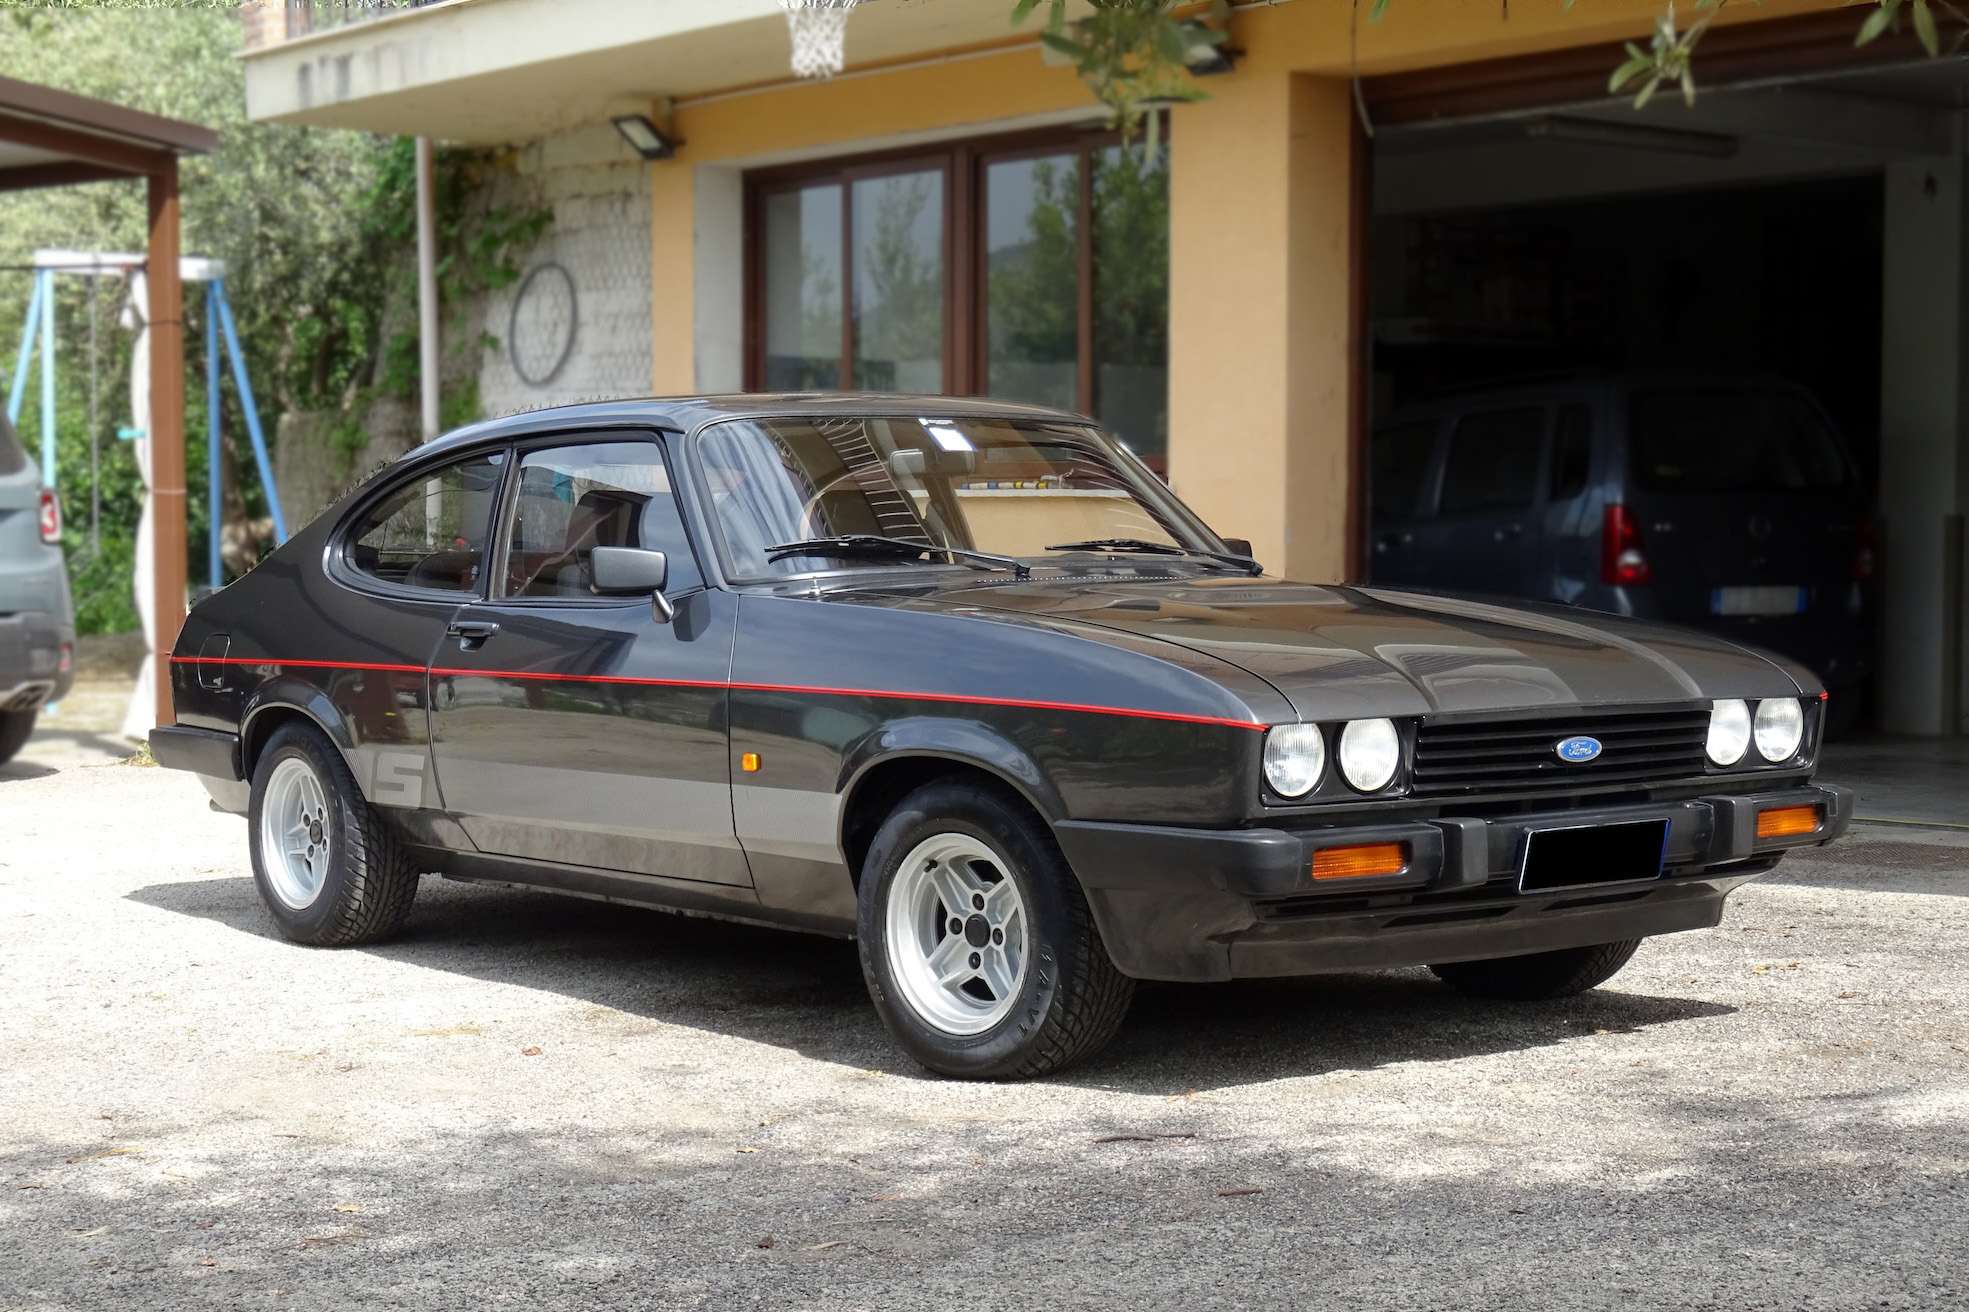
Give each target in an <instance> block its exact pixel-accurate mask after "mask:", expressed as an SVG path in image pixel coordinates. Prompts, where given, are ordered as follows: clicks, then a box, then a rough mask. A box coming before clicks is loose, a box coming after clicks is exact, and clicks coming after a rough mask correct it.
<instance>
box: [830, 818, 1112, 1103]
mask: <svg viewBox="0 0 1969 1312" xmlns="http://www.w3.org/2000/svg"><path fill="white" fill-rule="evenodd" d="M858 897H859V908H858V913H859V914H858V920H859V925H858V930H859V932H858V935H857V937H858V939H859V941H860V948H861V964H862V973H863V975H864V976H865V977H866V978H867V980H868V994H869V997H870V998H871V999H873V1001H874V1003H875V1010H876V1011H877V1012H878V1013H880V1015H881V1017H882V1022H883V1024H885V1025H887V1026H888V1029H889V1033H890V1034H892V1035H894V1036H895V1039H896V1042H898V1043H899V1044H901V1045H902V1047H903V1049H904V1050H905V1051H907V1052H908V1053H909V1055H910V1056H911V1057H913V1058H915V1059H916V1060H917V1061H918V1062H920V1063H921V1064H922V1065H924V1066H926V1067H928V1068H929V1069H930V1070H932V1071H935V1072H937V1073H938V1074H940V1075H950V1076H956V1077H958V1078H962V1079H978V1080H1007V1079H1011V1080H1016V1079H1031V1078H1033V1077H1034V1076H1039V1075H1045V1074H1047V1073H1049V1072H1052V1071H1057V1070H1059V1069H1061V1068H1062V1067H1065V1066H1067V1065H1069V1064H1071V1063H1073V1062H1075V1061H1078V1060H1080V1059H1081V1058H1083V1057H1086V1056H1089V1055H1090V1054H1092V1053H1093V1052H1095V1051H1096V1050H1097V1049H1099V1048H1100V1047H1101V1046H1102V1045H1104V1044H1106V1043H1107V1042H1108V1040H1110V1039H1112V1038H1113V1037H1114V1034H1115V1031H1116V1030H1118V1029H1119V1028H1120V1027H1121V1022H1122V1020H1123V1018H1124V1017H1126V1016H1127V1014H1128V1004H1129V1002H1130V1001H1131V1000H1132V999H1133V998H1134V995H1135V981H1134V980H1132V979H1130V978H1128V977H1127V976H1126V975H1123V974H1122V973H1121V972H1120V971H1119V970H1117V969H1115V966H1114V962H1113V960H1112V959H1110V958H1109V956H1108V951H1107V948H1106V947H1105V946H1104V945H1103V944H1102V942H1101V935H1100V931H1099V930H1098V929H1096V928H1095V925H1094V918H1093V914H1092V913H1091V912H1090V911H1089V910H1088V908H1087V899H1086V898H1085V897H1084V896H1083V895H1082V893H1081V891H1080V882H1079V880H1077V879H1076V878H1075V877H1074V874H1073V871H1072V870H1071V869H1070V868H1068V866H1067V863H1066V858H1065V857H1064V856H1062V855H1061V853H1060V848H1059V844H1058V843H1056V842H1055V841H1054V839H1053V835H1052V833H1051V831H1050V830H1048V829H1047V828H1046V826H1045V824H1044V822H1043V821H1041V820H1040V818H1039V817H1038V816H1036V815H1034V814H1033V813H1032V811H1031V809H1030V808H1029V807H1027V806H1026V805H1025V803H1024V801H1023V800H1022V799H1020V798H1018V797H1017V796H1016V795H1015V794H1012V793H1011V792H1009V791H1008V790H1004V789H1000V788H997V787H992V786H989V785H984V784H979V783H974V782H966V781H962V780H943V781H939V782H936V783H931V784H927V785H925V786H924V787H922V788H919V789H917V790H916V791H915V792H914V793H911V794H910V795H909V796H908V797H906V798H904V799H903V800H902V802H901V803H900V804H899V805H898V806H897V807H896V809H895V810H894V811H893V812H891V813H890V815H889V818H888V819H887V820H885V821H883V823H882V827H881V828H880V829H879V830H877V831H876V834H875V839H874V842H873V843H872V844H871V845H870V847H869V851H868V858H867V860H866V861H865V862H863V865H862V877H861V887H860V890H859V894H858ZM987 899H988V900H987ZM950 901H968V902H970V903H971V905H969V906H965V907H963V908H962V910H963V916H962V917H961V919H960V918H959V917H953V916H951V915H950V914H949V912H950V907H949V906H948V905H947V904H948V902H950Z"/></svg>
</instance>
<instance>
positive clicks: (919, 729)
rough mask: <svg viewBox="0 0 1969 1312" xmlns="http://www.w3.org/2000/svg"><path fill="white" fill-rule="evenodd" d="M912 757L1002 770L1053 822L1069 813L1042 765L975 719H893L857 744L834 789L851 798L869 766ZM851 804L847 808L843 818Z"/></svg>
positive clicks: (996, 771)
mask: <svg viewBox="0 0 1969 1312" xmlns="http://www.w3.org/2000/svg"><path fill="white" fill-rule="evenodd" d="M910 757H934V758H937V759H941V760H949V761H960V762H962V763H964V764H966V765H971V766H976V767H977V768H979V769H981V770H984V771H986V772H988V773H990V774H994V775H997V776H998V777H999V778H1001V779H1003V780H1004V781H1005V782H1006V783H1008V784H1010V785H1011V786H1012V787H1014V788H1016V789H1018V790H1019V792H1020V793H1021V794H1023V795H1024V797H1025V799H1026V801H1028V802H1030V803H1031V804H1032V806H1033V808H1034V809H1035V810H1037V811H1038V812H1039V813H1040V814H1041V815H1043V816H1045V817H1046V819H1047V821H1048V822H1050V823H1058V822H1059V821H1061V820H1064V819H1066V818H1067V808H1066V804H1065V803H1064V802H1063V801H1062V800H1061V799H1060V794H1059V790H1058V789H1056V788H1055V787H1054V786H1053V783H1052V781H1051V780H1050V779H1048V778H1047V777H1046V774H1045V772H1044V771H1042V770H1041V769H1040V768H1039V766H1038V764H1037V763H1036V762H1035V761H1034V760H1033V759H1032V757H1031V756H1029V755H1027V754H1026V752H1025V751H1024V750H1023V749H1021V748H1020V747H1019V746H1018V745H1017V744H1016V743H1013V742H1012V741H1010V740H1009V739H1007V738H1006V737H1004V736H1003V735H1002V734H999V733H998V732H996V731H995V730H993V729H992V728H991V727H990V726H989V725H985V724H980V723H979V722H977V721H976V720H958V719H950V718H946V717H943V716H927V715H924V716H910V717H908V718H905V719H900V720H889V721H886V722H885V723H883V724H882V725H881V726H880V727H878V728H876V729H874V730H873V731H871V732H870V733H868V734H867V735H865V736H864V737H862V738H861V739H860V740H859V741H858V742H856V743H854V744H853V745H852V746H851V747H850V748H849V750H848V752H847V754H846V755H845V756H844V757H843V758H842V760H841V774H840V778H839V779H838V780H837V781H836V784H835V792H836V793H837V794H838V795H839V796H841V797H843V798H852V797H853V796H854V793H855V789H856V788H857V786H858V785H860V784H861V783H862V781H863V780H864V779H866V778H867V776H868V774H869V772H870V771H872V770H874V769H876V768H877V767H879V766H881V765H883V764H885V763H888V762H892V761H897V760H902V759H907V758H910ZM849 809H850V808H847V807H843V808H842V810H843V823H844V824H845V822H846V815H847V812H848V810H849Z"/></svg>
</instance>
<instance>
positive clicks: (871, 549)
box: [766, 533, 1032, 579]
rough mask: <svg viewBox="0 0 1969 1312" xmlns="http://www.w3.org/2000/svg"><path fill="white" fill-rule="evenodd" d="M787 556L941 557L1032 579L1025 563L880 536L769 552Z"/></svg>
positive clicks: (813, 541)
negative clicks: (1006, 571)
mask: <svg viewBox="0 0 1969 1312" xmlns="http://www.w3.org/2000/svg"><path fill="white" fill-rule="evenodd" d="M787 556H942V557H944V558H945V559H947V560H949V561H950V562H951V563H952V564H953V565H955V564H962V563H976V564H978V565H981V566H983V567H984V568H986V569H1009V570H1011V571H1012V574H1013V576H1014V577H1015V578H1022V579H1023V578H1029V577H1030V576H1031V574H1032V569H1031V567H1030V566H1028V565H1027V564H1026V563H1025V562H1024V561H1022V560H1014V559H1013V558H1012V557H1010V556H994V555H992V554H991V553H990V552H988V551H970V550H967V549H966V548H964V547H942V546H938V545H937V544H936V543H934V542H911V541H909V540H908V539H907V538H888V537H883V536H882V535H881V534H879V533H842V534H840V535H838V536H836V537H831V538H803V539H801V540H800V541H798V542H782V543H780V544H779V545H777V546H772V547H767V548H766V559H767V560H783V559H785V558H786V557H787Z"/></svg>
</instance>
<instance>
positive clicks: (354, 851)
mask: <svg viewBox="0 0 1969 1312" xmlns="http://www.w3.org/2000/svg"><path fill="white" fill-rule="evenodd" d="M297 812H298V814H299V815H300V816H301V819H302V827H301V828H300V829H299V830H298V831H297V830H296V829H295V828H294V827H293V826H292V824H291V818H292V817H293V816H294V815H295V814H296V813H297ZM283 817H287V818H288V822H286V823H284V822H283ZM283 830H285V832H286V833H288V834H292V835H293V837H294V848H293V852H292V853H288V852H285V851H283V850H282V849H283V844H282V843H281V842H280V841H279V840H280V838H281V834H282V831H283ZM247 835H248V843H249V844H250V847H251V850H252V855H253V882H254V883H255V884H256V885H258V886H259V889H260V900H261V901H262V902H264V903H266V907H267V911H268V913H269V914H271V915H272V916H273V921H274V925H275V926H276V927H277V928H278V929H279V930H280V932H281V934H282V936H283V937H286V938H289V939H292V940H293V941H294V942H296V943H307V944H310V945H312V946H315V947H352V946H354V945H356V944H358V943H374V942H376V941H377V940H378V939H382V938H386V937H388V936H389V935H391V934H393V933H395V932H396V931H397V929H398V928H399V927H401V926H402V924H403V922H404V918H405V917H406V916H408V915H409V914H410V904H411V902H412V901H413V900H414V899H415V898H416V896H417V879H418V872H417V871H416V870H415V869H414V868H413V867H412V866H411V865H410V862H409V860H408V859H407V858H406V857H405V856H404V854H403V851H402V848H401V847H400V846H399V844H398V843H397V841H396V836H395V835H394V834H392V833H391V832H390V830H389V828H388V827H387V826H386V825H385V824H384V823H383V818H382V816H381V815H379V814H378V813H377V811H376V808H375V807H373V806H371V805H369V803H368V802H366V801H364V800H363V796H362V792H361V790H359V789H358V788H357V787H356V781H355V776H354V775H352V774H350V773H349V767H348V763H347V762H346V761H344V760H343V759H342V753H341V752H340V751H338V750H337V749H336V747H335V745H334V744H333V743H331V742H329V741H328V739H327V738H326V737H325V736H324V735H323V734H322V732H321V731H320V730H319V729H316V728H315V727H314V726H313V725H306V724H286V725H283V726H281V727H280V728H279V729H277V730H275V732H274V736H273V739H272V740H271V741H270V742H268V744H267V747H266V750H265V751H264V752H262V753H261V754H260V759H259V761H258V763H257V764H256V765H255V766H254V769H253V793H252V799H251V802H250V805H249V806H248V809H247Z"/></svg>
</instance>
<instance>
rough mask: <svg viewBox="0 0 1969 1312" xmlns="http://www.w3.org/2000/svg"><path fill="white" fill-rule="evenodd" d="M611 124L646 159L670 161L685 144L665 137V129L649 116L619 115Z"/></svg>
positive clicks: (673, 138) (611, 120)
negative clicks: (678, 148)
mask: <svg viewBox="0 0 1969 1312" xmlns="http://www.w3.org/2000/svg"><path fill="white" fill-rule="evenodd" d="M609 122H611V123H613V124H615V130H616V131H617V132H620V133H621V134H622V139H623V140H624V141H626V142H628V143H629V145H630V146H631V147H632V148H633V149H634V150H635V152H636V153H637V154H638V155H641V156H642V157H643V158H644V159H669V158H670V157H671V156H672V155H675V154H676V153H677V147H679V146H681V145H683V144H684V143H683V142H681V141H679V140H677V139H676V138H675V137H667V136H665V135H664V134H663V129H662V128H659V127H658V126H657V125H656V124H654V123H652V122H650V119H649V115H647V114H618V115H617V116H616V117H614V118H612V119H610V120H609Z"/></svg>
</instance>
